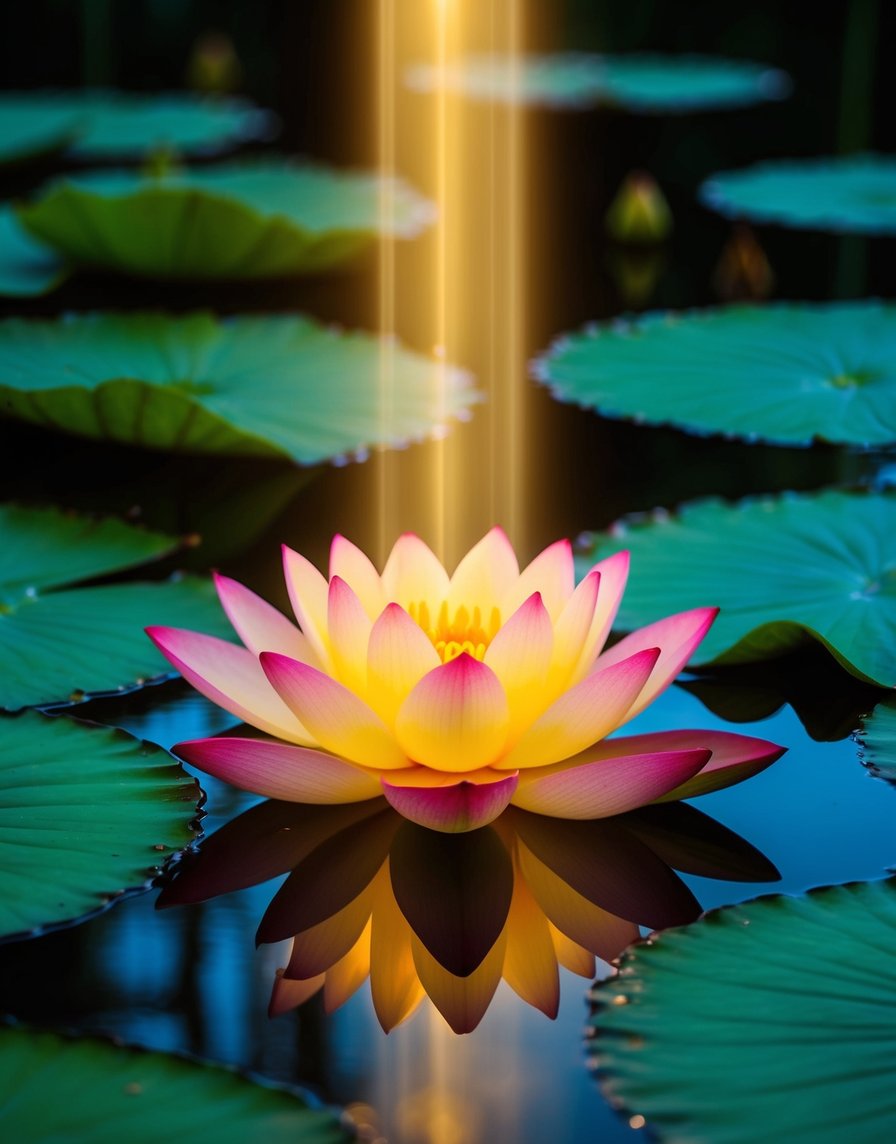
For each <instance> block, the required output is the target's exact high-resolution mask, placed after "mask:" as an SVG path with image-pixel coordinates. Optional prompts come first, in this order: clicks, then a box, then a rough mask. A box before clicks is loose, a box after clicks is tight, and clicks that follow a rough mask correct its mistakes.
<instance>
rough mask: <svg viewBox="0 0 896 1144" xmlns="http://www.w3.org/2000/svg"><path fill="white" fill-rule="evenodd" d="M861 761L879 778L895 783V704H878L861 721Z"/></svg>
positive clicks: (889, 700)
mask: <svg viewBox="0 0 896 1144" xmlns="http://www.w3.org/2000/svg"><path fill="white" fill-rule="evenodd" d="M858 739H859V745H860V746H861V748H862V760H863V761H864V763H865V764H866V766H868V767H869V768H870V769H871V771H872V772H873V773H874V774H876V775H879V776H880V777H881V778H884V779H889V780H890V782H896V703H894V701H893V699H892V698H891V699H887V700H885V701H884V702H883V703H879V704H878V705H877V706H876V707H875V708H874V710H873V711H872V712H871V714H870V715H869V716H868V718H866V719H864V720H863V721H862V729H861V731H860V732H859V736H858Z"/></svg>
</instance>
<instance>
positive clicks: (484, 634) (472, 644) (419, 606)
mask: <svg viewBox="0 0 896 1144" xmlns="http://www.w3.org/2000/svg"><path fill="white" fill-rule="evenodd" d="M408 613H409V615H410V617H411V619H412V620H413V621H414V623H415V624H417V625H418V626H419V627H421V628H422V629H423V631H424V632H426V634H427V636H428V637H429V639H430V641H431V642H432V646H433V647H434V648H435V649H436V651H437V652H438V653H439V657H440V658H441V660H442V663H447V662H448V661H449V660H451V659H457V657H458V656H459V655H463V653H464V652H467V654H468V655H472V656H473V657H474V658H475V659H484V658H485V651H486V648H487V647H488V645H489V644H490V643H491V642H492V640H493V639H494V638H495V636H496V635H497V632H498V629H499V628H500V626H501V613H500V612H499V611H498V609H497V608H492V610H491V613H490V614H489V617H488V623H485V622H483V617H482V612H481V610H480V609H479V608H473V610H472V611H471V610H470V609H469V608H465V607H463V605H462V606H461V607H459V608H458V609H457V611H456V612H455V613H454V615H453V616H452V615H449V612H448V604H447V603H444V602H443V604H442V606H441V608H439V614H438V615H437V616H436V617H435V618H433V615H432V612H431V611H430V609H429V604H427V603H426V601H425V600H421V601H419V603H414V604H411V605H410V607H409V608H408Z"/></svg>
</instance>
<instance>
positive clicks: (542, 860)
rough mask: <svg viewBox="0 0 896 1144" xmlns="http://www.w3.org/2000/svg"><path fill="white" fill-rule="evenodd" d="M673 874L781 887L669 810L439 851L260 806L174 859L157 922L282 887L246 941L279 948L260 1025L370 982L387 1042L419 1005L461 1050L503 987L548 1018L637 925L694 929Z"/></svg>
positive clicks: (406, 828)
mask: <svg viewBox="0 0 896 1144" xmlns="http://www.w3.org/2000/svg"><path fill="white" fill-rule="evenodd" d="M673 867H674V869H673ZM676 869H677V870H680V871H683V872H688V873H694V874H699V875H701V876H702V877H707V878H719V879H726V880H732V881H756V882H770V881H775V880H777V878H778V872H777V870H776V869H775V867H774V866H773V865H772V864H771V863H770V862H769V861H768V859H767V858H765V857H764V856H763V855H762V854H760V853H759V851H757V850H756V849H754V848H753V847H752V846H751V845H750V844H749V843H748V842H746V841H745V840H744V839H742V838H740V837H739V836H738V835H736V834H734V833H733V832H732V831H730V830H728V829H727V828H726V827H724V826H722V825H721V824H720V823H718V822H716V821H715V820H714V819H711V818H709V817H708V816H707V815H705V814H703V813H701V812H700V811H698V810H695V809H694V808H693V807H691V806H687V805H685V804H681V803H667V804H664V805H658V806H651V807H646V808H642V809H639V810H634V811H630V812H629V813H627V814H623V815H617V816H616V817H614V818H604V819H600V820H595V821H587V822H563V821H561V820H560V819H557V818H552V817H547V816H544V815H538V814H532V813H530V812H529V811H524V810H520V809H518V808H516V807H509V808H508V809H507V810H505V812H504V813H503V814H502V815H500V816H499V817H498V818H497V819H496V820H495V821H494V822H492V823H491V824H490V825H488V826H484V827H481V828H479V829H478V830H472V831H468V832H465V833H462V834H445V833H443V832H437V831H432V830H427V829H425V828H424V827H421V826H418V825H416V824H415V823H411V822H408V821H407V820H406V819H404V818H403V817H402V816H401V815H400V814H398V813H397V812H396V811H395V810H393V809H392V808H391V807H390V806H389V805H388V804H387V803H386V801H385V800H384V799H376V800H368V801H365V802H363V803H357V804H349V805H341V806H311V805H304V804H299V803H287V802H276V801H269V802H264V803H261V804H259V805H258V806H254V807H252V808H251V809H250V810H248V811H246V812H245V813H244V814H242V815H240V816H239V817H238V818H236V819H234V820H233V821H232V822H230V823H228V824H227V825H226V826H224V827H223V828H222V829H221V830H219V831H218V832H217V833H216V834H213V835H212V836H211V837H210V838H209V839H207V840H206V841H205V842H204V843H203V844H202V846H201V847H200V848H199V850H198V851H197V852H196V853H194V854H191V855H188V856H187V857H186V858H185V859H184V860H183V861H182V862H181V863H180V864H179V866H178V867H177V868H176V870H175V871H174V874H173V877H172V880H171V881H170V882H169V883H168V884H167V885H166V886H165V888H164V889H163V891H162V894H161V896H160V898H159V901H158V905H159V906H161V907H165V906H174V905H181V904H185V903H192V902H199V901H204V900H206V899H208V898H211V897H215V896H217V895H218V894H223V893H228V892H230V891H233V890H238V889H242V888H245V887H247V886H250V885H255V884H258V883H260V882H264V881H267V880H269V879H271V878H273V877H277V876H281V875H283V874H288V877H287V878H286V881H285V882H284V883H283V885H282V886H281V887H280V889H279V890H278V891H277V893H276V894H275V895H274V897H273V899H272V901H271V903H270V905H269V907H268V909H267V911H266V912H265V915H264V917H263V918H262V921H261V924H260V925H259V928H258V941H259V942H274V941H280V940H283V939H286V938H291V939H292V946H291V951H290V955H289V960H288V963H287V965H286V966H285V968H284V969H282V970H280V971H279V973H278V975H277V979H276V981H275V982H274V987H273V992H272V996H271V1004H270V1013H271V1015H272V1016H275V1015H277V1014H280V1013H284V1012H286V1011H287V1010H289V1009H293V1008H295V1007H296V1006H297V1005H301V1004H302V1003H303V1002H304V1001H306V1000H307V999H308V998H309V997H311V996H312V995H314V994H315V993H317V992H319V991H320V990H323V997H324V1004H325V1007H326V1008H327V1010H328V1011H330V1010H333V1009H335V1008H337V1007H338V1006H340V1005H342V1004H343V1003H344V1002H345V1001H346V1000H347V999H348V998H349V997H350V996H351V995H352V994H353V993H354V992H355V991H356V990H357V989H358V988H359V987H360V986H361V985H362V984H363V982H364V981H365V980H366V979H367V978H368V977H369V979H370V988H371V995H372V1000H373V1005H374V1008H375V1010H376V1014H377V1017H378V1018H379V1021H380V1023H381V1025H382V1026H383V1028H384V1029H385V1030H386V1031H387V1032H388V1031H389V1030H390V1029H392V1028H394V1027H395V1026H396V1025H398V1024H400V1023H401V1022H402V1021H404V1020H405V1019H406V1018H407V1017H409V1016H410V1015H411V1014H412V1013H413V1012H414V1011H415V1010H416V1009H417V1007H418V1006H419V1004H420V1002H421V1001H422V1000H423V998H424V996H429V998H430V1000H431V1001H432V1002H433V1004H434V1005H435V1007H436V1008H437V1009H438V1011H439V1012H440V1013H441V1014H442V1016H443V1017H444V1018H445V1020H446V1021H447V1022H448V1024H449V1025H450V1027H451V1028H452V1029H453V1030H454V1031H455V1032H457V1033H466V1032H470V1031H472V1030H473V1029H474V1028H475V1027H476V1026H477V1024H478V1023H479V1022H480V1020H481V1019H482V1017H483V1015H484V1014H485V1012H486V1010H487V1008H488V1006H489V1004H490V1002H491V999H492V997H493V996H494V993H495V990H496V989H497V987H498V984H499V983H500V981H501V979H502V978H503V979H504V980H505V981H506V982H507V984H508V985H509V986H510V987H511V989H513V990H514V991H515V992H516V993H517V994H518V995H519V996H520V997H521V998H522V999H523V1000H524V1001H526V1002H527V1003H528V1004H530V1005H532V1006H534V1007H535V1008H538V1009H540V1010H541V1011H542V1012H544V1013H545V1014H547V1015H548V1016H549V1017H553V1016H555V1015H556V1013H557V1007H558V1003H559V994H560V978H559V967H560V966H563V967H564V968H567V969H570V970H571V971H572V972H574V973H578V974H580V975H582V976H584V977H592V976H593V975H594V969H595V960H594V959H595V957H599V958H602V959H604V960H610V959H612V958H614V957H616V956H618V954H620V953H621V952H622V950H623V949H624V948H625V947H626V946H627V945H629V944H630V943H631V942H632V941H634V940H635V939H636V938H637V937H638V936H639V932H640V930H639V927H640V926H649V927H650V928H653V929H659V928H664V927H666V926H671V925H680V924H682V923H685V922H688V921H692V920H693V919H695V918H696V917H697V916H698V915H699V913H700V905H699V903H698V901H697V899H696V898H695V897H694V895H693V894H692V893H691V891H690V890H689V889H688V887H687V886H686V885H685V883H684V882H683V881H682V880H681V878H679V876H678V874H676V873H675V870H676Z"/></svg>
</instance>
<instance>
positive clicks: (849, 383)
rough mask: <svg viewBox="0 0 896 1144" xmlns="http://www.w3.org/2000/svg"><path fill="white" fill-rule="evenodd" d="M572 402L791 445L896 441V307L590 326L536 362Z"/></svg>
mask: <svg viewBox="0 0 896 1144" xmlns="http://www.w3.org/2000/svg"><path fill="white" fill-rule="evenodd" d="M535 373H536V376H537V377H538V378H539V380H541V381H543V382H544V383H545V384H546V385H548V386H550V389H551V392H552V393H553V394H554V396H556V397H558V398H559V399H560V400H561V401H569V402H573V403H575V404H577V405H580V406H584V407H587V408H593V409H596V410H597V411H598V412H599V413H601V414H602V415H604V416H607V417H628V418H632V419H634V420H637V421H649V422H652V423H654V424H663V425H675V426H679V427H682V428H685V429H689V430H696V431H697V432H703V433H724V434H726V435H729V436H737V437H745V438H747V439H756V438H757V437H760V438H762V440H764V441H772V442H775V443H777V444H781V445H808V444H810V443H811V442H812V441H815V440H823V441H830V442H836V443H839V444H851V445H881V444H886V443H889V442H892V441H894V440H896V306H891V305H885V304H883V303H881V302H867V301H865V302H839V303H834V304H827V305H808V304H800V305H790V304H785V305H773V306H731V307H726V308H723V309H719V310H707V311H704V312H695V313H688V314H648V315H646V316H644V317H642V318H635V319H632V320H624V321H615V322H611V323H606V324H602V325H599V326H589V327H587V328H586V329H585V331H583V332H582V333H580V334H573V335H571V336H569V337H564V338H561V339H560V340H559V341H557V342H556V343H555V344H554V346H553V347H552V348H551V350H550V351H549V352H548V353H547V354H546V355H545V356H544V357H542V358H540V359H539V360H538V361H537V362H536V364H535Z"/></svg>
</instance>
